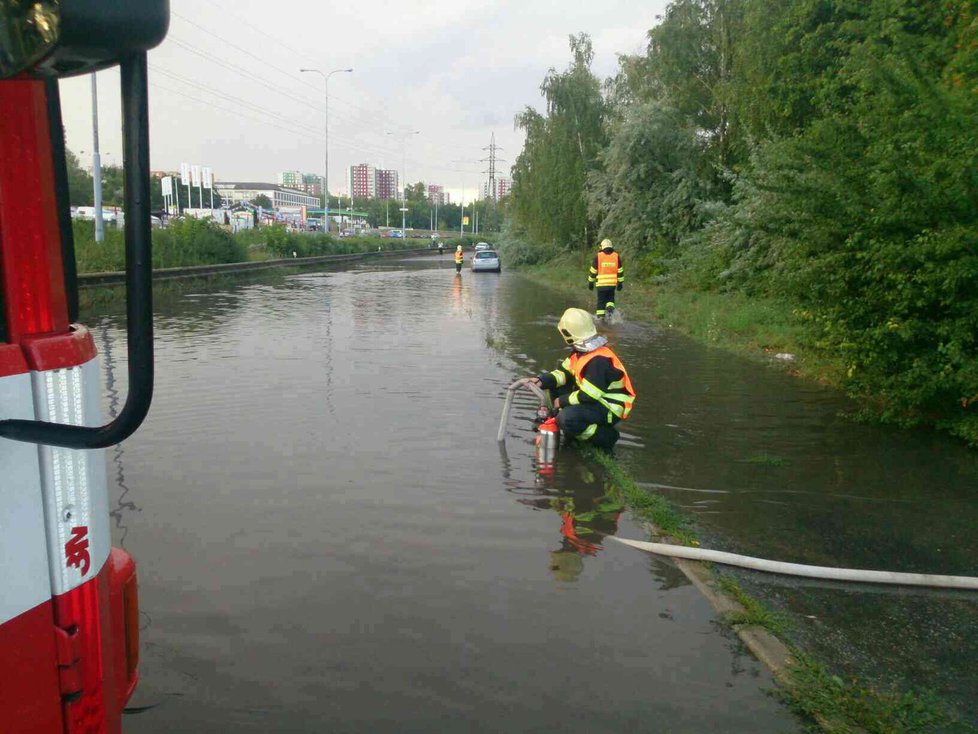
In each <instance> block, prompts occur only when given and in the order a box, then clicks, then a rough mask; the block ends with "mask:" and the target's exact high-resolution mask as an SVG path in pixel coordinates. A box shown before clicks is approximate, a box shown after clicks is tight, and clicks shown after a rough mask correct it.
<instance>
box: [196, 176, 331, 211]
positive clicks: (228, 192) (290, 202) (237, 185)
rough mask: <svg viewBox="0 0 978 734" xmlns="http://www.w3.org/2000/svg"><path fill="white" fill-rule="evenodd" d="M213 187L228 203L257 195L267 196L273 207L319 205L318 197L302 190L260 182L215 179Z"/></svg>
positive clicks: (248, 199)
mask: <svg viewBox="0 0 978 734" xmlns="http://www.w3.org/2000/svg"><path fill="white" fill-rule="evenodd" d="M214 189H215V190H216V191H217V192H218V193H219V194H220V195H221V197H222V198H223V199H224V200H225V201H226V202H228V203H231V204H240V203H242V202H246V201H252V200H254V199H257V198H258V197H259V196H266V197H268V199H269V201H271V202H272V208H273V209H279V208H281V207H298V206H320V202H319V198H318V197H316V196H312V195H310V194H307V193H306V192H304V191H299V190H296V189H290V188H286V187H284V186H280V185H278V184H273V183H262V182H251V181H247V182H240V181H215V182H214Z"/></svg>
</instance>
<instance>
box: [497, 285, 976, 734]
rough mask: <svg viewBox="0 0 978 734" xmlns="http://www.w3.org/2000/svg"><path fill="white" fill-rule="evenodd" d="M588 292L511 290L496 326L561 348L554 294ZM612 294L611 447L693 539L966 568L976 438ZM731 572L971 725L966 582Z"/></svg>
mask: <svg viewBox="0 0 978 734" xmlns="http://www.w3.org/2000/svg"><path fill="white" fill-rule="evenodd" d="M582 291H583V289H582ZM589 295H590V294H588V293H587V292H586V291H583V292H582V295H581V298H580V299H578V301H577V302H575V303H567V302H566V299H562V298H560V297H555V296H554V295H553V294H551V293H549V292H548V291H546V290H541V289H539V288H536V289H533V288H528V289H517V290H514V291H512V293H511V298H509V299H507V304H508V311H507V313H508V318H507V319H504V320H503V322H502V323H503V324H505V326H503V327H501V328H500V330H499V334H497V337H496V339H497V341H498V342H499V343H501V344H503V345H504V348H506V349H508V350H510V351H511V352H515V351H516V350H520V349H526V350H527V355H526V357H527V359H528V360H530V361H538V362H540V363H543V364H550V363H551V362H553V361H555V360H556V359H558V358H559V357H560V355H561V354H562V348H561V345H560V344H554V343H553V337H552V329H553V323H555V321H556V319H557V318H559V314H560V310H561V309H562V308H563V307H564V306H565V305H577V306H582V307H590V306H591V303H590V297H589ZM623 295H624V298H622V299H621V302H622V307H623V310H624V311H625V314H626V321H625V323H624V324H622V325H620V326H616V327H613V328H612V329H611V331H610V332H609V336H610V337H611V339H612V342H613V344H615V345H616V348H617V351H618V353H619V354H620V356H621V358H622V360H623V361H624V363H625V365H626V366H627V367H628V370H629V373H630V374H631V377H632V380H633V382H634V383H635V385H636V387H637V389H638V391H639V401H640V402H639V403H638V405H639V406H640V407H637V408H636V409H635V411H634V413H633V417H632V418H631V419H629V421H628V423H627V424H626V426H625V429H626V430H625V432H624V433H623V440H622V442H621V443H620V444H619V445H620V446H622V447H623V450H621V451H619V452H618V456H619V460H620V461H621V462H622V464H623V465H624V467H625V468H626V469H627V470H628V471H629V472H630V473H631V474H632V476H634V477H635V478H636V480H638V481H639V482H640V484H643V485H644V486H645V487H647V488H648V489H650V490H654V491H657V492H660V493H662V494H664V495H665V496H667V497H668V498H669V499H670V500H671V501H673V502H674V503H675V504H676V505H677V506H679V507H680V508H681V509H682V510H683V512H684V513H686V514H687V515H691V516H692V517H693V518H694V519H695V521H696V523H697V527H698V530H699V532H700V535H701V536H702V538H703V546H704V547H714V548H717V549H719V550H727V551H733V552H737V553H744V554H748V555H755V556H761V557H765V558H772V559H776V560H783V561H793V562H798V563H808V564H815V565H827V566H843V567H852V568H875V569H882V570H892V571H917V572H926V573H938V574H942V573H943V574H958V575H966V576H978V452H975V451H972V450H969V449H967V448H965V447H964V446H962V445H961V444H959V443H957V442H955V441H953V440H951V439H949V438H946V437H944V436H940V435H937V434H934V433H931V432H924V431H921V432H912V431H899V430H897V429H893V428H881V427H878V426H867V425H860V424H857V423H854V422H852V421H850V420H847V419H846V418H845V417H844V414H845V413H846V412H847V411H849V412H851V411H852V410H853V409H854V406H853V405H851V404H850V403H849V402H848V401H846V400H845V399H844V398H843V397H842V396H840V395H839V393H837V392H836V391H833V390H829V389H826V388H823V387H820V386H818V385H812V384H808V383H805V382H804V381H801V380H798V379H796V378H793V377H791V376H789V375H787V374H784V372H783V370H780V369H768V368H767V367H766V366H765V365H764V364H762V363H760V362H757V361H753V360H748V359H744V358H738V357H736V356H732V355H730V354H728V353H726V352H723V351H721V350H717V349H710V348H708V347H704V346H702V345H699V344H697V343H694V342H692V341H691V340H689V339H687V338H685V337H683V336H681V335H678V334H675V333H673V332H670V331H667V330H661V329H658V328H656V327H653V326H650V325H647V324H641V323H636V322H629V321H628V320H627V311H628V298H627V296H628V292H627V290H626V291H625V292H624V294H623ZM521 315H522V316H523V320H521ZM527 317H529V321H527V320H526V319H527ZM521 345H532V346H530V347H526V346H521ZM735 575H736V576H737V578H738V580H739V581H740V582H741V583H742V584H743V585H744V586H745V587H747V588H748V589H749V590H750V591H751V592H753V593H754V595H755V596H757V597H758V598H759V599H762V600H764V601H766V602H768V603H769V604H771V605H772V606H773V607H774V608H775V609H777V610H779V611H781V612H783V613H784V614H786V615H787V618H788V621H789V624H790V627H789V633H788V637H789V638H790V639H792V640H794V641H795V642H797V643H800V644H801V645H802V646H803V647H804V648H805V649H809V650H812V651H813V652H815V653H817V654H818V657H819V658H820V659H823V660H826V661H830V662H831V663H832V664H833V666H834V667H835V668H836V669H837V670H838V671H839V672H840V674H843V675H847V676H852V677H856V678H858V679H859V680H860V681H863V682H866V681H868V682H870V683H873V684H876V685H879V686H881V687H883V688H887V687H889V686H891V685H898V686H901V687H903V688H913V689H917V690H921V689H930V690H934V691H936V692H937V694H938V695H939V696H940V697H941V698H943V699H944V700H945V701H947V702H949V703H950V704H951V705H952V706H954V707H955V708H956V709H957V710H958V712H959V713H960V714H961V715H962V716H963V717H964V718H965V719H966V720H968V721H970V722H971V723H972V724H974V725H978V696H976V695H975V691H978V595H976V594H974V593H968V592H941V591H935V590H923V589H906V588H899V587H875V586H868V585H852V584H849V585H845V584H829V583H822V582H813V581H801V580H799V579H785V578H781V577H776V576H768V575H763V574H758V573H748V572H737V573H736V574H735Z"/></svg>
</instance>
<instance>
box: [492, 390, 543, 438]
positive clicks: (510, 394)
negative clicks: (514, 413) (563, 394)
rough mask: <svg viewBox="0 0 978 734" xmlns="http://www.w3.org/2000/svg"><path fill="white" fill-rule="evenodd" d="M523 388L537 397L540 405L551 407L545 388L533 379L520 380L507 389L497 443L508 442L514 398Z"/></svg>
mask: <svg viewBox="0 0 978 734" xmlns="http://www.w3.org/2000/svg"><path fill="white" fill-rule="evenodd" d="M521 387H522V388H524V389H526V390H529V391H530V392H532V393H533V394H534V395H536V396H537V398H539V400H540V405H543V406H548V407H549V405H550V398H548V397H547V393H545V392H544V391H543V388H541V387H540V386H539V385H537V384H536V383H535V382H534V381H533V378H532V377H523V378H520V379H519V380H517V381H516V382H514V383H513V384H512V385H510V386H509V387H507V388H506V402H504V403H503V415H502V417H501V418H500V419H499V431H498V432H497V433H496V441H498V442H499V443H504V442H505V441H506V424H507V423H509V413H510V411H511V410H512V409H513V398H514V397H515V395H516V391H517V390H518V389H519V388H521Z"/></svg>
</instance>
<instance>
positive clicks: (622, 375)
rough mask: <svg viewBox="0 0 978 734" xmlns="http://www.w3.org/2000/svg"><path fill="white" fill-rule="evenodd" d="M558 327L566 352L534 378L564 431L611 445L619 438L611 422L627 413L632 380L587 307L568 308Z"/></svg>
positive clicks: (631, 397) (594, 441) (633, 392)
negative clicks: (554, 366)
mask: <svg viewBox="0 0 978 734" xmlns="http://www.w3.org/2000/svg"><path fill="white" fill-rule="evenodd" d="M557 330H558V331H559V332H560V335H561V337H563V339H564V341H565V342H566V343H567V344H568V345H570V347H571V349H572V351H571V354H570V356H569V357H567V359H565V360H564V361H563V362H561V364H560V366H559V367H558V368H557V369H555V370H553V371H552V372H545V373H544V374H542V375H538V376H537V377H534V378H532V379H533V380H534V381H535V383H536V384H537V385H539V386H540V387H542V388H544V389H545V390H550V391H551V395H552V396H554V400H553V404H554V409H555V410H557V411H558V413H557V426H558V427H559V428H560V430H561V431H562V432H563V433H564V435H565V436H570V437H572V438H576V439H578V440H580V441H589V442H590V443H592V444H593V445H595V446H598V447H601V448H606V449H610V448H612V447H613V446H614V445H615V443H617V441H618V438H619V434H618V430H617V429H616V428H615V425H616V424H617V423H618V422H619V421H623V420H625V419H626V418H628V415H629V413H630V412H631V410H632V404H633V403H634V402H635V388H634V387H632V381H631V379H630V378H629V377H628V373H627V372H626V371H625V366H624V365H623V364H622V363H621V360H620V359H618V355H616V354H615V353H614V352H613V351H612V350H611V349H609V348H608V347H607V344H608V340H607V339H606V338H605V337H603V336H599V335H598V332H597V329H595V328H594V320H593V319H592V318H591V314H589V313H588V312H587V311H585V310H583V309H580V308H569V309H567V310H566V311H564V315H563V316H561V318H560V323H558V324H557Z"/></svg>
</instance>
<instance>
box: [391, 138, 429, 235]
mask: <svg viewBox="0 0 978 734" xmlns="http://www.w3.org/2000/svg"><path fill="white" fill-rule="evenodd" d="M387 134H388V135H394V133H392V132H391V131H390V130H388V131H387ZM420 134H421V131H420V130H409V131H408V132H406V133H401V236H402V237H407V230H406V229H405V221H404V215H405V214H406V213H407V173H406V170H407V139H408V138H409V137H411V136H412V135H420Z"/></svg>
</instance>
